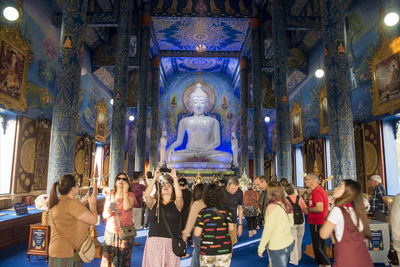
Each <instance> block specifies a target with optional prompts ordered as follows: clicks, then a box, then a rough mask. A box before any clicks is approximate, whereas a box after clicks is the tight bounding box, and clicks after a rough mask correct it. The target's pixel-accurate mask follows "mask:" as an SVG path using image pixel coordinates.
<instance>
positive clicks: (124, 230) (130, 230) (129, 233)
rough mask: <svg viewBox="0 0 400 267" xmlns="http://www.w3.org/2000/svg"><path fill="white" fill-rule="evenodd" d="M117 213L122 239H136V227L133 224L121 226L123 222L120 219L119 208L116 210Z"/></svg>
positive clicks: (119, 233)
mask: <svg viewBox="0 0 400 267" xmlns="http://www.w3.org/2000/svg"><path fill="white" fill-rule="evenodd" d="M115 215H117V222H118V228H119V231H118V238H119V239H121V240H129V239H134V238H135V236H136V229H135V226H133V225H128V226H124V227H121V222H120V220H119V214H118V209H116V210H115Z"/></svg>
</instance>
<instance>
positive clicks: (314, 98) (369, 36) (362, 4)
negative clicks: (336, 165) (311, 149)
mask: <svg viewBox="0 0 400 267" xmlns="http://www.w3.org/2000/svg"><path fill="white" fill-rule="evenodd" d="M381 7H382V16H381V18H380V5H379V2H377V1H375V0H363V1H361V0H359V1H355V2H354V3H353V4H352V5H351V6H350V7H349V8H348V10H347V12H346V17H347V21H348V33H347V46H346V50H347V51H346V52H347V54H348V58H349V62H350V70H351V76H350V79H351V87H352V94H351V98H352V110H353V119H354V121H358V122H369V121H374V120H378V119H383V118H385V117H388V116H391V114H389V113H385V114H381V115H377V116H375V115H374V114H373V112H372V110H373V103H372V97H373V95H372V92H373V83H372V75H371V71H370V68H369V64H368V63H369V60H371V58H372V56H373V54H374V51H375V50H376V48H377V47H378V46H379V44H380V43H381V40H382V31H383V32H384V34H386V35H387V36H389V38H393V37H394V36H398V35H399V34H398V32H399V30H400V24H398V25H397V26H394V27H391V28H390V27H387V26H384V25H381V26H380V24H379V22H380V21H382V20H383V15H384V14H386V13H388V12H389V10H397V11H400V1H396V0H386V1H382V5H381ZM380 27H381V31H380ZM323 60H324V57H323V46H322V41H320V42H319V43H317V45H315V47H314V48H313V49H312V50H310V52H309V53H308V75H307V77H306V78H305V79H304V80H303V81H302V82H301V83H300V84H299V85H297V86H296V87H295V88H294V89H292V90H291V91H290V93H289V100H290V110H292V109H293V105H294V102H295V101H296V102H297V104H299V105H300V106H301V107H302V129H303V140H307V139H309V138H319V137H321V136H323V135H322V134H321V133H320V115H319V114H320V108H319V104H320V103H319V94H320V91H321V89H322V88H323V86H324V78H322V79H318V78H316V77H315V75H314V72H315V70H316V69H317V68H318V67H319V66H323ZM399 111H400V106H399V109H398V110H397V111H395V112H394V113H396V112H399Z"/></svg>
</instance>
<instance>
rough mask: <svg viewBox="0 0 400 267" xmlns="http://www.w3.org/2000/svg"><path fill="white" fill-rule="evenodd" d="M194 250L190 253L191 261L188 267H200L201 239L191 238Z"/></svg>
mask: <svg viewBox="0 0 400 267" xmlns="http://www.w3.org/2000/svg"><path fill="white" fill-rule="evenodd" d="M192 240H193V244H194V249H193V253H192V261H191V262H190V267H200V241H201V237H195V236H192Z"/></svg>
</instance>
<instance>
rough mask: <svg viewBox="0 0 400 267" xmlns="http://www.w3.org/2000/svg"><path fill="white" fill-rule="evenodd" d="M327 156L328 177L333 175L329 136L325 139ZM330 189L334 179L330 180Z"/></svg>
mask: <svg viewBox="0 0 400 267" xmlns="http://www.w3.org/2000/svg"><path fill="white" fill-rule="evenodd" d="M325 154H326V155H325V157H326V177H329V176H330V175H331V147H330V146H329V137H326V139H325ZM328 190H332V181H331V180H329V181H328Z"/></svg>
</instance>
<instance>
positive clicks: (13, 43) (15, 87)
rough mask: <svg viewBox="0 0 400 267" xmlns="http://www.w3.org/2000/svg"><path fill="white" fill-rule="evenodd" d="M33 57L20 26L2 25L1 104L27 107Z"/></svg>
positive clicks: (20, 108) (0, 40)
mask: <svg viewBox="0 0 400 267" xmlns="http://www.w3.org/2000/svg"><path fill="white" fill-rule="evenodd" d="M11 55H14V56H11ZM31 58H32V54H31V52H30V49H29V45H28V43H27V41H26V40H25V39H24V38H23V36H22V33H21V31H20V30H19V28H18V27H12V28H10V27H7V26H3V27H0V62H1V64H0V80H1V85H0V104H3V105H4V107H5V108H6V109H9V108H13V109H16V110H20V111H25V110H26V108H27V105H26V79H27V72H28V65H29V64H30V62H31ZM13 61H14V63H11V62H13ZM11 65H13V66H14V67H12V66H11ZM21 72H22V73H21ZM7 80H8V82H7Z"/></svg>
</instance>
